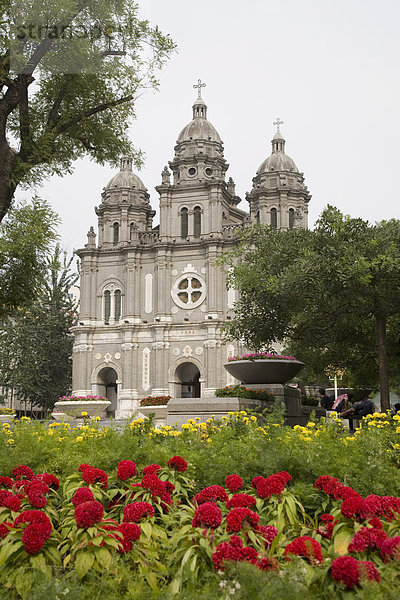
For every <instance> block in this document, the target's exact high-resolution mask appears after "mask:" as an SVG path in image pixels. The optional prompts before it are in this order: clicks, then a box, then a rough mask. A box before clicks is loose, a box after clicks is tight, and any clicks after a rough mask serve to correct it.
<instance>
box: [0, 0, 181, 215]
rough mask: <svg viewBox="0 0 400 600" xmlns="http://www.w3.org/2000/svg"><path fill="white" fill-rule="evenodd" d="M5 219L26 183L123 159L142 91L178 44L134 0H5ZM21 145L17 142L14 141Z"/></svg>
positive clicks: (0, 58)
mask: <svg viewBox="0 0 400 600" xmlns="http://www.w3.org/2000/svg"><path fill="white" fill-rule="evenodd" d="M0 10H1V13H0V14H1V33H2V35H1V37H0V156H1V160H0V221H1V220H2V219H3V217H4V215H5V214H6V212H7V211H8V209H9V207H10V204H11V201H12V198H13V196H14V192H15V189H16V187H17V186H18V185H19V184H24V183H25V184H26V183H28V184H31V183H32V182H40V180H41V179H42V178H43V177H46V176H49V175H52V174H55V173H56V174H58V175H63V174H64V173H66V172H71V169H72V164H73V161H75V160H76V159H77V158H79V157H81V156H83V155H88V156H89V157H90V158H92V159H93V160H96V161H97V162H99V163H101V164H104V163H105V162H111V163H117V162H118V160H119V158H120V156H121V154H123V153H128V152H129V153H132V154H133V155H134V157H135V160H136V163H137V164H138V165H139V164H140V162H141V160H142V158H141V153H140V151H137V150H135V149H134V148H133V146H132V144H131V143H130V141H129V140H128V137H127V133H128V130H127V124H128V122H129V120H130V119H132V118H133V117H134V114H135V113H134V105H135V100H136V99H137V98H138V96H139V95H140V93H141V92H142V91H143V90H144V89H145V88H156V87H157V85H158V82H157V80H156V78H155V75H154V74H155V71H156V69H158V68H160V67H161V66H162V65H163V63H164V62H165V61H166V60H167V58H168V57H169V55H170V54H171V52H172V51H173V49H174V44H173V42H172V40H171V39H170V37H169V36H163V35H162V34H161V32H160V31H159V29H158V27H157V26H151V25H150V23H149V22H148V21H145V20H140V17H139V8H138V5H137V4H134V3H132V2H129V0H44V1H43V0H33V2H27V1H24V0H20V1H19V2H11V3H10V2H9V1H8V0H0ZM13 146H14V147H16V148H17V149H15V148H14V147H13Z"/></svg>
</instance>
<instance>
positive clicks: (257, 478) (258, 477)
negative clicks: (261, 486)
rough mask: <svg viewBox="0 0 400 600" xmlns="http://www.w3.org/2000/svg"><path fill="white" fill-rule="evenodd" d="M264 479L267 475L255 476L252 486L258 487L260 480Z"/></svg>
mask: <svg viewBox="0 0 400 600" xmlns="http://www.w3.org/2000/svg"><path fill="white" fill-rule="evenodd" d="M262 479H265V477H261V475H257V476H256V477H253V479H252V480H251V487H252V488H254V489H256V487H257V483H258V482H259V481H261V480H262Z"/></svg>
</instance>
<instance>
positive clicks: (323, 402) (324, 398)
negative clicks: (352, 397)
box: [318, 388, 334, 410]
mask: <svg viewBox="0 0 400 600" xmlns="http://www.w3.org/2000/svg"><path fill="white" fill-rule="evenodd" d="M318 394H319V402H318V406H321V407H322V408H325V410H331V409H332V405H333V402H334V398H332V397H331V396H328V395H327V394H326V393H325V388H319V390H318Z"/></svg>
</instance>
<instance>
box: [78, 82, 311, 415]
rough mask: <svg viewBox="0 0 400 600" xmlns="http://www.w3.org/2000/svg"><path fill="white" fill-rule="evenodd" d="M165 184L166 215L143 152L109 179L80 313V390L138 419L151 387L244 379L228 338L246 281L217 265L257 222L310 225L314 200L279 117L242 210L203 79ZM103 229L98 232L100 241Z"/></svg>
mask: <svg viewBox="0 0 400 600" xmlns="http://www.w3.org/2000/svg"><path fill="white" fill-rule="evenodd" d="M194 87H196V88H197V90H198V97H197V98H196V100H195V102H194V105H193V118H192V120H191V121H190V122H189V123H188V124H187V125H186V126H185V127H184V128H183V129H182V131H181V133H180V134H179V136H178V139H177V142H176V145H175V147H174V153H175V154H174V157H173V159H172V160H171V161H170V162H169V168H168V167H164V169H163V171H162V173H161V183H160V185H159V186H157V187H156V190H157V192H158V194H159V196H160V209H159V210H160V212H159V215H160V217H159V225H157V226H155V227H154V226H153V218H154V216H155V214H156V211H155V210H154V209H153V208H152V206H151V204H150V195H149V193H148V191H147V189H146V187H145V185H144V183H143V182H142V180H141V179H140V178H139V177H138V176H137V175H136V174H135V173H133V171H132V160H131V158H129V157H124V158H122V159H121V168H120V172H119V173H117V174H116V175H115V176H114V177H113V178H112V179H111V181H110V182H109V183H108V184H107V185H106V187H105V188H104V191H103V193H102V195H101V203H100V205H99V206H98V207H96V209H95V211H96V214H97V217H98V234H97V235H96V233H95V232H94V229H93V227H91V228H90V230H89V233H88V242H87V244H86V245H85V247H84V248H83V249H81V250H79V251H78V255H79V257H80V259H81V281H80V319H79V324H78V325H77V326H76V327H75V328H74V329H73V334H74V336H75V343H74V352H73V393H74V394H79V395H86V394H94V395H102V396H107V397H108V399H109V400H110V401H111V403H112V404H111V406H110V413H111V414H113V415H115V417H116V418H125V417H130V416H131V415H132V413H133V412H134V411H135V410H136V409H137V408H138V402H139V400H140V399H141V398H143V397H144V396H147V395H153V396H155V395H168V394H169V395H171V396H172V397H186V398H198V397H201V396H213V395H214V392H215V390H216V388H219V387H223V386H225V385H229V384H231V383H234V380H233V379H232V378H231V376H230V375H228V373H227V372H226V371H225V369H224V368H223V364H224V363H225V362H226V360H227V357H228V356H230V355H234V354H237V353H241V352H242V348H241V347H240V344H239V343H230V344H227V345H224V344H223V343H222V334H221V326H222V325H223V324H224V323H225V322H226V321H227V320H229V319H231V318H232V315H233V306H234V303H235V291H234V290H227V289H226V286H225V278H224V275H223V273H222V271H221V270H220V269H219V268H218V267H216V266H215V261H216V259H218V258H219V257H220V256H221V254H222V253H223V252H225V251H227V250H229V249H231V248H232V246H233V245H234V244H235V243H236V240H237V237H236V235H237V232H238V230H240V229H241V228H243V227H245V226H246V225H249V224H253V223H263V224H267V225H271V226H272V228H274V229H280V230H286V229H291V228H296V227H304V228H306V227H307V218H308V209H307V205H308V202H309V200H310V198H311V196H310V194H309V192H308V190H307V187H306V186H305V184H304V177H303V174H302V173H300V172H299V170H298V169H297V167H296V165H295V163H294V162H293V160H292V159H291V158H290V157H289V156H288V155H287V154H286V153H285V140H284V139H283V137H282V135H281V133H280V131H279V126H280V124H281V123H282V122H281V121H279V119H278V120H277V122H275V123H274V125H277V132H276V134H275V135H274V137H273V140H272V150H271V154H270V156H269V157H268V158H266V160H264V162H263V163H262V164H261V166H260V167H259V169H258V170H257V172H256V175H255V177H254V178H253V187H252V190H251V192H250V193H248V194H246V199H247V201H248V203H249V212H244V211H243V210H240V209H239V208H238V204H239V202H240V201H241V199H240V198H239V197H238V196H237V195H236V193H235V184H234V182H233V180H232V178H231V177H229V179H228V180H226V172H227V170H228V166H229V165H228V163H227V162H226V159H225V157H224V147H223V142H222V140H221V138H220V136H219V134H218V132H217V130H216V129H215V127H214V126H213V125H212V124H211V122H210V121H209V120H208V118H207V106H206V104H205V102H204V100H203V99H202V97H201V87H204V84H201V82H200V81H199V84H198V85H197V86H194ZM96 238H97V239H96Z"/></svg>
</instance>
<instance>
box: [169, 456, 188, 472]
mask: <svg viewBox="0 0 400 600" xmlns="http://www.w3.org/2000/svg"><path fill="white" fill-rule="evenodd" d="M168 466H169V468H170V469H173V470H174V471H179V472H180V473H183V472H184V471H186V469H187V462H186V460H184V459H183V458H182V456H173V457H172V458H170V459H169V461H168Z"/></svg>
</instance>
